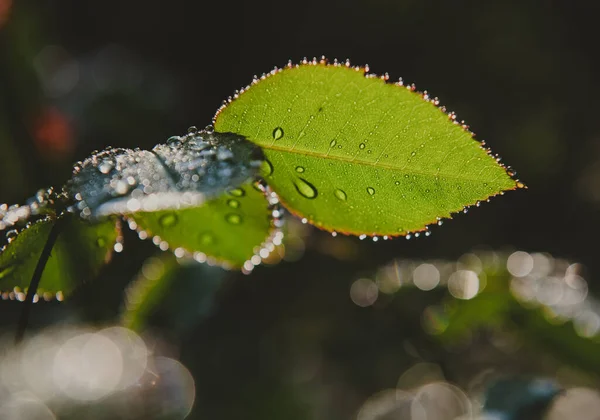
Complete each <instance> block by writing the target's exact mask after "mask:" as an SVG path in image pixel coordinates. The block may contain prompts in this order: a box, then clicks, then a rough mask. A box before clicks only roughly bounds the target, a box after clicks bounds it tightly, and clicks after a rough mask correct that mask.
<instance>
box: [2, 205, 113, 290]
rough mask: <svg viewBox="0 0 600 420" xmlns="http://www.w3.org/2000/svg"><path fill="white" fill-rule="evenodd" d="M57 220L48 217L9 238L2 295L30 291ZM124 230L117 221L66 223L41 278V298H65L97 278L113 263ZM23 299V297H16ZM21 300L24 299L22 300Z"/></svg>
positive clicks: (4, 263)
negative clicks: (111, 258) (106, 264)
mask: <svg viewBox="0 0 600 420" xmlns="http://www.w3.org/2000/svg"><path fill="white" fill-rule="evenodd" d="M54 223H56V218H54V217H47V218H45V219H40V220H37V221H35V222H32V223H30V224H28V225H27V226H25V227H23V228H22V229H21V230H20V231H14V232H15V233H14V234H13V235H11V236H9V238H8V243H7V244H6V245H5V246H4V247H3V248H2V249H0V291H2V292H4V294H3V298H7V297H9V296H10V297H13V296H14V295H10V293H14V289H15V288H19V289H20V291H21V292H25V291H26V290H27V288H28V287H29V283H30V281H31V278H32V275H33V272H34V270H35V268H36V265H37V263H38V260H39V259H40V255H41V253H42V250H43V248H44V246H45V244H46V240H47V239H48V235H49V234H50V231H51V229H52V226H53V225H54ZM119 237H120V229H119V228H118V225H117V224H116V223H115V221H114V220H106V221H104V222H101V223H89V222H84V221H82V220H78V219H76V218H70V219H69V220H67V221H66V224H65V226H64V228H63V230H62V231H61V232H60V235H59V236H58V239H57V241H56V243H55V244H54V247H53V248H52V252H51V254H50V258H49V259H48V261H47V263H46V267H45V269H44V272H43V274H42V277H41V281H40V285H39V288H38V291H37V293H38V296H53V295H55V294H56V295H57V297H58V296H60V295H59V292H61V293H62V296H65V295H67V294H68V293H70V292H72V291H73V290H74V289H75V288H76V287H77V286H78V285H80V284H82V283H84V282H86V281H89V280H92V279H93V278H95V277H96V276H97V274H98V272H99V270H100V268H101V267H102V266H103V265H104V264H105V263H107V262H108V261H109V260H110V257H111V255H112V253H113V250H114V247H115V244H116V243H117V241H118V238H119ZM15 297H16V298H20V297H19V296H15ZM21 297H24V295H23V296H21Z"/></svg>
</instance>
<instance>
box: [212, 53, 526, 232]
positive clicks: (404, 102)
mask: <svg viewBox="0 0 600 420" xmlns="http://www.w3.org/2000/svg"><path fill="white" fill-rule="evenodd" d="M214 124H215V129H216V130H217V131H220V132H233V133H236V134H240V135H242V136H245V137H246V138H247V139H248V140H250V141H252V142H254V143H256V144H257V145H259V146H261V147H262V148H263V151H264V153H265V156H266V158H267V160H268V164H266V165H264V166H263V169H262V175H263V176H264V177H265V180H266V181H267V183H268V184H269V185H270V186H271V187H272V188H273V190H274V191H276V192H277V193H278V194H279V196H280V197H281V200H282V203H284V204H285V205H286V207H288V208H289V209H290V210H291V211H292V212H293V213H295V214H297V215H298V216H300V217H303V218H306V219H308V221H310V222H311V223H313V224H315V225H317V226H318V227H321V228H323V229H327V230H333V231H340V232H343V233H349V234H355V235H362V234H366V235H389V236H395V235H406V234H408V233H410V232H414V231H421V230H424V229H426V226H427V225H428V224H431V223H435V222H436V221H437V220H439V219H440V218H446V217H450V215H451V213H453V212H458V211H461V210H463V209H464V208H465V207H467V206H470V205H474V204H476V203H477V202H479V201H482V200H486V199H487V198H488V197H490V196H493V195H496V194H499V193H500V192H502V191H504V190H510V189H514V188H516V187H517V186H522V184H520V183H518V182H517V181H515V180H513V179H512V178H511V177H510V176H509V174H508V173H507V171H506V169H505V168H504V167H503V166H502V165H500V164H499V163H498V162H497V161H496V159H495V158H494V157H492V156H491V155H490V154H489V153H488V151H487V150H486V149H484V148H483V146H482V144H481V143H479V142H477V141H475V140H474V139H473V137H472V133H470V132H469V131H468V130H467V129H466V128H464V127H462V126H461V125H459V124H456V123H455V122H454V121H453V118H452V116H449V115H448V114H446V113H445V112H444V111H443V110H442V109H440V108H439V107H438V106H437V103H436V101H434V100H430V99H428V98H426V97H424V96H423V95H422V94H419V93H416V92H414V89H413V88H410V87H409V88H406V87H404V86H400V85H398V84H390V83H386V82H385V81H384V80H382V79H381V78H377V77H367V76H366V74H365V70H364V69H359V68H349V67H347V66H344V65H330V64H326V63H325V62H323V61H322V62H320V63H317V62H313V63H308V64H304V65H300V66H288V67H287V68H284V69H283V70H280V71H273V72H272V73H270V74H269V75H267V76H265V77H263V78H261V79H260V80H258V81H255V83H253V84H252V85H251V86H249V87H248V88H247V89H246V90H244V91H243V92H242V93H240V94H239V95H236V97H235V99H233V100H232V101H231V102H230V103H228V104H227V105H225V106H224V107H223V108H221V110H219V112H218V113H217V115H216V116H215V119H214Z"/></svg>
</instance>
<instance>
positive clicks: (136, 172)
mask: <svg viewBox="0 0 600 420" xmlns="http://www.w3.org/2000/svg"><path fill="white" fill-rule="evenodd" d="M262 163H263V155H262V152H261V150H260V148H259V147H257V146H255V145H253V144H252V143H250V142H248V141H246V140H245V139H244V138H243V137H241V136H239V135H236V134H232V133H226V134H222V133H214V132H211V131H197V130H196V129H195V128H194V127H190V130H189V132H188V134H187V135H185V136H175V137H171V138H169V140H168V141H167V143H166V144H159V145H157V146H155V147H154V148H153V149H152V151H147V150H139V149H136V150H130V149H107V150H104V151H102V152H100V153H96V154H94V155H92V156H90V157H89V158H88V159H86V160H85V161H84V162H83V163H82V164H81V165H77V167H76V168H75V170H74V172H73V176H72V178H71V180H70V182H69V183H68V185H67V190H68V191H69V192H70V194H71V196H73V197H75V198H76V199H77V201H78V203H77V205H76V208H77V209H78V210H79V212H80V214H81V215H82V216H83V217H85V218H88V217H92V218H99V217H103V216H108V215H112V214H128V213H133V212H136V211H140V210H143V211H156V210H168V209H180V208H186V207H195V206H199V205H202V203H204V201H206V200H209V199H211V198H214V197H216V196H219V195H220V194H221V193H222V192H223V191H224V190H225V189H226V188H230V187H235V186H237V185H239V184H241V183H243V182H246V181H247V180H249V179H252V178H254V177H255V176H256V174H257V173H258V170H259V167H260V166H261V164H262ZM265 165H266V166H269V163H268V162H266V163H265ZM265 171H266V172H267V173H272V172H273V168H272V167H271V168H270V170H267V169H265Z"/></svg>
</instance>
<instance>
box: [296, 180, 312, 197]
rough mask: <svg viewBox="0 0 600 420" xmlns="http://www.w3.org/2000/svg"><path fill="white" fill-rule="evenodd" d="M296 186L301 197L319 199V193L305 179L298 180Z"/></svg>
mask: <svg viewBox="0 0 600 420" xmlns="http://www.w3.org/2000/svg"><path fill="white" fill-rule="evenodd" d="M294 186H295V187H296V190H297V191H298V192H299V193H300V195H301V196H303V197H305V198H309V199H313V198H316V197H317V194H318V192H317V189H316V188H315V186H314V185H313V184H311V183H310V182H308V181H307V180H305V179H304V178H298V179H297V180H296V181H295V182H294Z"/></svg>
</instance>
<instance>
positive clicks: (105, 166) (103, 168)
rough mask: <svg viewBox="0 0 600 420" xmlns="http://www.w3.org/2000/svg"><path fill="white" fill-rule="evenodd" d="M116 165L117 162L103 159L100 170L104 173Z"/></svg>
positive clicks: (99, 166)
mask: <svg viewBox="0 0 600 420" xmlns="http://www.w3.org/2000/svg"><path fill="white" fill-rule="evenodd" d="M114 167H115V164H114V163H113V162H112V161H111V160H103V161H102V163H100V165H98V170H99V171H100V172H102V173H103V174H107V173H109V172H110V171H111V169H112V168H114Z"/></svg>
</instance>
